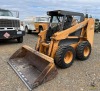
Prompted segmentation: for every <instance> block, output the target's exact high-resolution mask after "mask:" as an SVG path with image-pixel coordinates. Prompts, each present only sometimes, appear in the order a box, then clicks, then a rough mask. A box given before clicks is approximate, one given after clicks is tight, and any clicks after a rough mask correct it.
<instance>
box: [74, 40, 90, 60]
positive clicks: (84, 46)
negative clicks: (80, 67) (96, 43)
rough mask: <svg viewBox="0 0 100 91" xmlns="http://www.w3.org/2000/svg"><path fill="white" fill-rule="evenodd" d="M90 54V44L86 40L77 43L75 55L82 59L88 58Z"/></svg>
mask: <svg viewBox="0 0 100 91" xmlns="http://www.w3.org/2000/svg"><path fill="white" fill-rule="evenodd" d="M90 54H91V44H90V43H89V42H88V41H83V42H81V43H79V45H78V46H77V48H76V57H77V58H78V59H79V60H81V61H84V60H86V59H88V58H89V56H90Z"/></svg>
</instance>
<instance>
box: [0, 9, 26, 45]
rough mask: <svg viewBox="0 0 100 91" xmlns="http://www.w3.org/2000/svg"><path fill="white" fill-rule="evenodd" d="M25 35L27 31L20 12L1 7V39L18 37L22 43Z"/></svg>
mask: <svg viewBox="0 0 100 91" xmlns="http://www.w3.org/2000/svg"><path fill="white" fill-rule="evenodd" d="M14 14H16V16H14ZM24 35H25V31H24V27H23V26H22V25H21V24H20V19H19V12H18V11H11V10H5V9H0V39H17V41H18V43H22V42H23V36H24Z"/></svg>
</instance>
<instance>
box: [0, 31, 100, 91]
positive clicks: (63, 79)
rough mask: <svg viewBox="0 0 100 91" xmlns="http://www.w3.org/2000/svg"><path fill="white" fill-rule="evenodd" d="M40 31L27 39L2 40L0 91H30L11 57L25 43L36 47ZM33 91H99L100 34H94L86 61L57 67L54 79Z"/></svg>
mask: <svg viewBox="0 0 100 91" xmlns="http://www.w3.org/2000/svg"><path fill="white" fill-rule="evenodd" d="M36 41H37V34H31V35H29V34H28V35H26V36H25V37H24V42H23V43H22V44H18V43H17V42H16V41H0V91H29V90H28V89H27V87H26V86H25V85H24V83H23V82H22V81H21V80H20V78H19V77H18V76H17V75H16V73H15V72H14V71H13V70H12V68H11V67H10V66H9V65H8V63H7V61H8V59H9V57H10V56H11V55H12V54H13V53H14V52H15V51H16V50H17V49H18V48H20V47H21V46H22V45H29V46H30V47H32V48H34V46H35V44H36ZM33 91H100V33H99V34H95V39H94V46H93V48H92V53H91V56H90V58H89V59H88V60H86V61H83V62H82V61H78V60H75V62H74V64H73V65H72V66H71V67H70V68H68V69H58V75H57V77H56V78H55V79H53V80H51V81H49V82H47V83H45V84H42V85H40V86H39V87H37V88H35V89H34V90H33Z"/></svg>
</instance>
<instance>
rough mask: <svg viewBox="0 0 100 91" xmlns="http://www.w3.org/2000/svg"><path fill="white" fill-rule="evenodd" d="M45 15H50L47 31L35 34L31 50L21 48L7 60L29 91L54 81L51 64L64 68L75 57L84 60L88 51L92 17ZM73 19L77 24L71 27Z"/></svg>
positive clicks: (60, 13) (67, 13) (59, 13)
mask: <svg viewBox="0 0 100 91" xmlns="http://www.w3.org/2000/svg"><path fill="white" fill-rule="evenodd" d="M47 14H48V15H49V16H51V18H50V24H49V28H48V30H44V31H41V32H40V33H39V37H38V41H37V44H36V47H35V50H34V49H32V48H30V47H29V46H26V45H24V46H23V47H21V48H20V49H18V50H17V51H16V52H15V53H14V54H13V55H12V56H11V57H10V59H9V61H8V63H9V64H10V66H11V67H12V68H13V69H14V70H15V72H16V73H17V74H18V76H19V77H20V78H21V80H22V81H23V82H24V83H25V85H26V86H27V87H28V88H29V90H32V89H33V88H35V87H37V86H39V85H41V84H42V83H45V82H47V81H49V80H51V79H53V78H55V77H56V75H57V73H58V72H57V68H56V66H55V64H56V65H57V66H58V67H60V68H63V69H65V68H68V67H70V66H71V65H72V64H73V62H74V60H75V58H77V59H78V60H80V61H85V60H87V59H88V58H89V56H90V54H91V52H92V46H93V39H94V22H95V21H94V19H93V18H88V17H85V16H84V14H83V13H79V12H71V11H63V10H54V11H48V12H47ZM76 16H79V17H80V19H79V20H80V21H78V22H77V24H75V23H74V24H72V23H73V22H74V20H75V19H74V20H73V17H76ZM55 21H56V22H55Z"/></svg>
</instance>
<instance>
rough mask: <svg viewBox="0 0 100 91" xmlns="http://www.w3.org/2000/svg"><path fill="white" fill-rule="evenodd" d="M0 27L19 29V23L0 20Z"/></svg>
mask: <svg viewBox="0 0 100 91" xmlns="http://www.w3.org/2000/svg"><path fill="white" fill-rule="evenodd" d="M0 27H20V21H19V20H5V19H0Z"/></svg>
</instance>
